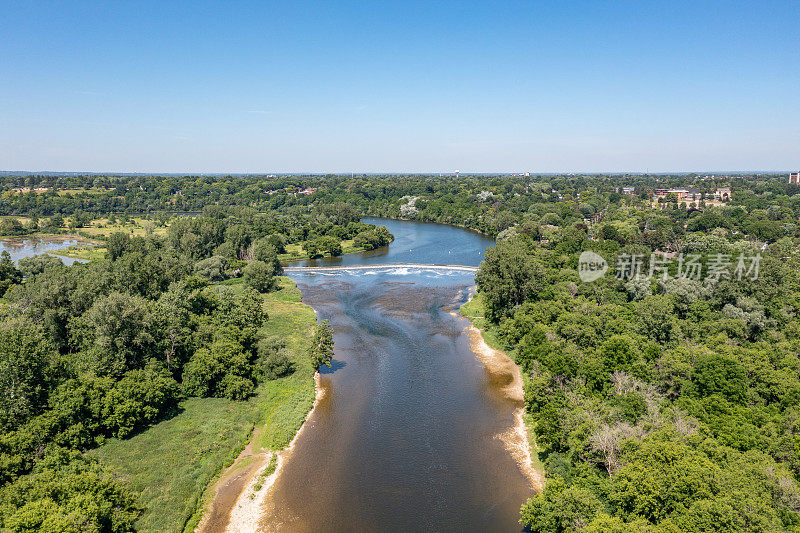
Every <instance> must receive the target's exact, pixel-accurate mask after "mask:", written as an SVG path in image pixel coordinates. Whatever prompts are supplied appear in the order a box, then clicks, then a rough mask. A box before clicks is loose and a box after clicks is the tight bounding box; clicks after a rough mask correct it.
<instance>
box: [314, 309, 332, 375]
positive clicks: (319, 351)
mask: <svg viewBox="0 0 800 533" xmlns="http://www.w3.org/2000/svg"><path fill="white" fill-rule="evenodd" d="M332 360H333V328H331V326H330V322H329V321H328V320H323V321H322V322H320V323H319V324H318V325H317V327H316V329H315V331H314V340H313V342H312V343H311V366H313V367H314V369H317V370H318V369H319V368H320V367H321V366H322V365H326V366H328V367H330V366H331V361H332Z"/></svg>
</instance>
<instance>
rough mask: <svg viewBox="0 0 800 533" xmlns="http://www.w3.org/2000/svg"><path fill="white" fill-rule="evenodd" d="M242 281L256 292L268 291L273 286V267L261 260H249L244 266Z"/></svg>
mask: <svg viewBox="0 0 800 533" xmlns="http://www.w3.org/2000/svg"><path fill="white" fill-rule="evenodd" d="M243 278H244V283H245V285H247V286H248V287H250V288H251V289H254V290H256V291H258V292H269V291H270V290H272V289H273V288H274V287H275V267H274V266H273V265H270V264H268V263H265V262H263V261H258V260H256V261H250V262H249V263H247V266H246V267H245V268H244V276H243Z"/></svg>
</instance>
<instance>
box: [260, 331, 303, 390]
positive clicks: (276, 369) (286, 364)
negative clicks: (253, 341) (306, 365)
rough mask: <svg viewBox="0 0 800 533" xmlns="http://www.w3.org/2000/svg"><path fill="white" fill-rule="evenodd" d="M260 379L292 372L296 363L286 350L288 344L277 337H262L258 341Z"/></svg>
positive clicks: (269, 378)
mask: <svg viewBox="0 0 800 533" xmlns="http://www.w3.org/2000/svg"><path fill="white" fill-rule="evenodd" d="M257 369H258V370H257V372H258V378H259V380H272V379H277V378H279V377H282V376H285V375H287V374H290V373H292V371H293V370H294V364H293V363H292V360H291V359H290V358H289V354H288V353H287V352H286V345H285V344H284V343H283V342H281V341H280V340H279V339H277V338H275V337H268V338H265V339H261V340H260V341H259V343H258V366H257Z"/></svg>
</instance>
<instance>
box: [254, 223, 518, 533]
mask: <svg viewBox="0 0 800 533" xmlns="http://www.w3.org/2000/svg"><path fill="white" fill-rule="evenodd" d="M405 224H408V223H405ZM412 224H413V223H412ZM423 226H430V225H423ZM396 229H397V228H390V231H392V232H393V233H394V234H395V235H396V237H398V238H397V240H396V241H395V243H393V244H392V246H391V247H390V249H389V250H385V251H384V254H385V255H384V256H383V257H387V258H389V260H387V261H383V262H392V263H394V262H408V261H409V257H408V255H407V254H406V252H401V253H392V251H391V248H393V247H394V246H395V245H398V244H399V245H400V246H401V248H403V247H406V246H408V245H409V244H411V245H412V246H409V247H408V248H407V249H414V250H416V251H418V252H419V257H423V258H424V259H423V260H422V261H420V262H425V263H438V264H442V263H445V262H446V260H443V255H444V256H445V257H446V256H452V255H453V253H452V250H450V249H449V246H448V245H446V244H448V243H450V242H459V243H460V244H461V245H462V246H463V248H462V249H461V250H460V251H459V254H457V257H458V259H457V260H455V261H453V263H454V264H459V263H460V264H477V262H478V261H479V259H478V261H475V260H474V259H472V260H470V259H469V258H470V257H473V258H474V257H478V258H480V257H482V255H483V250H484V248H485V246H486V241H487V239H485V238H484V237H481V236H480V235H477V234H474V233H469V232H465V231H462V230H458V229H456V228H449V227H446V226H434V228H433V230H434V232H435V233H436V234H435V235H434V236H431V234H430V233H427V232H424V231H423V232H422V233H421V234H420V233H419V231H418V230H416V229H414V228H413V227H408V228H407V229H406V230H404V231H403V232H401V233H400V235H398V232H396ZM423 229H424V228H423ZM441 229H444V230H446V231H441ZM415 232H416V233H418V234H419V236H420V243H421V245H418V244H416V243H410V240H413V235H414V233H415ZM448 236H449V237H448ZM442 239H444V240H442ZM437 240H438V241H439V242H440V245H438V246H437V245H436V242H437ZM437 250H438V251H437ZM448 251H450V252H451V253H447V252H448ZM442 252H444V254H443V253H442ZM351 257H355V258H357V256H351ZM364 262H368V261H366V260H365V261H364ZM351 264H354V263H351ZM289 275H290V276H291V277H292V278H293V279H295V280H296V281H297V282H298V285H299V286H300V288H301V290H302V292H303V301H304V302H305V303H307V304H309V305H311V306H312V307H314V309H315V310H316V311H317V314H318V316H319V318H320V319H330V321H331V325H332V326H333V329H334V340H335V342H336V346H335V360H336V361H335V366H334V368H333V369H332V370H331V371H328V372H325V373H324V374H323V375H322V376H321V380H320V381H321V385H322V387H323V388H324V389H325V391H326V394H325V395H324V396H323V399H322V400H321V401H320V402H319V403H318V405H317V408H316V409H315V411H314V412H313V414H312V415H311V417H310V418H309V420H308V421H307V422H306V424H307V426H306V428H305V430H304V431H303V432H302V434H301V435H300V437H299V438H298V439H297V442H296V444H295V447H294V449H293V451H292V452H291V455H290V456H289V458H288V460H287V462H286V464H285V466H284V467H283V468H282V470H281V471H280V474H279V477H278V480H277V482H276V484H275V485H274V486H273V487H272V489H271V492H270V493H269V495H268V496H267V500H266V505H265V508H264V513H265V516H264V521H263V523H262V524H263V526H264V527H265V528H266V530H268V531H291V532H296V531H300V532H303V531H450V530H460V531H518V530H519V525H518V522H517V520H518V518H519V508H520V505H521V504H522V503H523V502H524V501H525V499H526V498H528V497H529V496H531V494H532V493H533V488H532V487H531V485H530V482H529V481H528V479H527V478H526V476H525V475H523V473H522V471H521V470H520V467H519V465H518V464H517V463H516V462H515V459H514V458H513V457H512V456H511V454H510V453H509V452H508V450H507V448H506V447H505V445H504V443H503V441H501V440H500V438H499V437H500V435H502V434H503V433H506V432H507V431H508V430H509V428H511V427H512V426H513V425H514V422H515V420H514V411H515V409H517V408H518V407H519V404H520V400H519V398H509V397H507V396H506V394H505V393H504V392H503V386H504V385H503V384H504V383H507V382H508V380H507V379H505V378H503V377H502V376H501V377H498V376H493V375H491V374H490V373H489V371H488V370H487V369H486V368H484V366H483V365H482V364H481V363H480V362H479V361H478V360H477V359H476V357H475V355H474V353H473V352H472V351H471V350H470V345H469V338H468V337H467V335H465V333H464V328H465V326H466V325H467V322H466V320H465V319H462V318H460V317H457V316H454V315H452V314H451V313H450V312H451V311H452V310H453V309H457V307H458V306H459V305H460V304H461V303H463V301H464V300H465V298H466V297H467V295H468V293H469V288H470V287H471V286H472V285H473V284H474V281H473V276H474V273H471V272H465V271H459V270H455V269H447V268H429V267H420V268H386V267H384V268H376V269H366V270H358V269H346V270H340V271H332V272H324V273H319V272H316V273H315V272H291V273H290V274H289Z"/></svg>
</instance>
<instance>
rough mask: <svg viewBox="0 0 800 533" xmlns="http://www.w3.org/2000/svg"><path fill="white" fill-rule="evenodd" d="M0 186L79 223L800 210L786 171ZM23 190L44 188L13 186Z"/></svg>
mask: <svg viewBox="0 0 800 533" xmlns="http://www.w3.org/2000/svg"><path fill="white" fill-rule="evenodd" d="M0 183H2V184H3V185H2V187H3V189H5V190H6V191H7V192H5V193H3V195H2V197H0V215H9V216H23V215H24V216H29V217H38V218H40V219H44V218H47V217H51V216H53V215H59V216H61V217H63V222H62V224H68V223H70V222H71V221H73V220H75V227H80V226H81V225H83V224H85V223H86V219H87V218H89V219H90V218H91V217H99V216H101V215H105V214H107V213H117V214H120V213H127V214H128V215H131V214H136V213H162V214H166V213H176V212H186V211H188V212H198V211H202V210H203V209H205V208H206V207H208V206H212V205H213V206H218V207H234V206H236V207H241V208H250V209H253V210H255V211H258V212H262V213H281V214H282V215H283V214H285V215H286V216H287V217H289V218H290V219H291V218H292V217H293V216H296V215H297V214H298V213H304V212H305V213H310V212H313V211H315V209H317V208H320V207H326V206H327V207H329V206H332V205H339V206H346V207H347V208H349V209H350V210H351V211H352V212H353V213H355V214H356V215H358V216H365V215H367V216H378V217H391V218H397V217H403V218H410V219H416V220H422V221H431V222H442V223H447V224H455V225H460V226H465V227H468V228H472V229H476V230H478V231H482V232H484V233H487V234H489V235H493V236H495V235H497V234H499V233H500V232H502V231H503V230H505V229H507V228H509V227H512V226H514V225H515V224H517V223H520V222H522V218H523V215H525V214H527V213H531V212H533V213H537V214H541V213H542V212H551V213H553V216H554V217H557V219H556V220H557V221H558V220H560V219H564V217H565V215H566V216H567V219H569V217H570V215H571V214H574V215H576V216H578V217H579V218H580V219H594V218H596V217H602V216H603V215H604V209H606V208H607V207H608V206H609V205H610V206H618V207H631V208H636V209H642V210H646V211H648V212H650V211H653V210H652V209H651V208H650V200H651V198H652V196H653V194H654V192H655V190H656V189H663V188H670V187H695V188H697V189H698V190H700V191H703V192H704V193H706V195H709V194H711V193H713V192H714V191H715V190H716V189H717V188H718V187H729V188H731V190H732V193H733V194H732V195H733V198H732V199H731V200H730V201H728V202H727V207H721V208H710V207H709V208H706V207H705V206H702V207H700V208H695V207H687V204H686V202H685V201H680V200H677V199H675V198H668V199H667V202H666V204H665V203H664V200H661V203H660V204H659V206H661V207H665V209H666V210H667V211H675V212H674V213H670V214H668V215H667V216H668V218H673V219H676V220H682V221H683V222H688V221H693V224H694V227H695V228H697V229H701V230H708V229H713V228H714V227H725V228H726V229H732V230H734V231H741V232H743V233H745V234H747V235H750V234H756V235H758V237H759V238H761V239H762V240H775V239H777V238H779V237H780V236H782V235H785V234H786V233H787V232H788V233H790V234H791V233H793V232H794V231H795V230H796V224H795V223H794V222H795V221H796V220H797V218H798V217H800V187H798V186H797V185H794V184H789V183H788V179H787V177H786V176H785V175H783V176H780V175H756V176H732V177H724V178H714V179H706V178H701V177H699V176H696V175H676V176H662V175H658V176H641V175H617V176H609V175H564V176H533V177H529V176H519V175H517V176H498V175H475V176H472V175H468V176H458V177H456V176H417V175H413V176H398V175H387V176H374V175H368V176H341V175H330V176H183V177H178V176H96V175H87V176H37V175H30V176H16V177H15V176H4V177H2V178H0ZM623 186H625V187H631V188H633V193H632V194H630V195H628V194H622V190H621V189H622V187H623ZM20 187H30V188H37V187H39V188H48V189H47V191H46V192H36V191H35V190H31V191H30V192H17V191H16V190H15V189H19V188H20ZM737 209H738V210H737ZM728 210H731V211H730V213H728V214H725V215H723V218H724V219H725V220H720V217H719V216H718V214H719V213H720V212H726V211H728ZM704 214H705V215H706V216H705V217H703V218H700V217H701V215H704ZM358 216H356V217H355V218H354V220H357V219H358ZM695 218H698V220H696V221H695V220H694V219H695ZM29 224H30V223H29ZM790 225H791V227H789V226H790ZM10 230H11V231H12V233H13V231H25V228H24V225H18V227H16V228H10ZM690 231H693V229H691V228H690ZM283 233H286V234H287V235H288V233H287V232H283ZM340 240H342V239H340ZM295 242H297V241H295ZM325 244H326V243H320V244H319V245H318V246H317V249H325V248H324V246H325Z"/></svg>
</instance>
